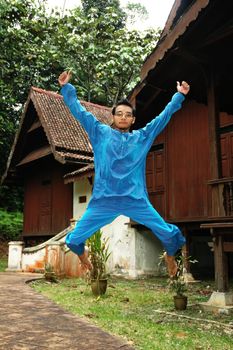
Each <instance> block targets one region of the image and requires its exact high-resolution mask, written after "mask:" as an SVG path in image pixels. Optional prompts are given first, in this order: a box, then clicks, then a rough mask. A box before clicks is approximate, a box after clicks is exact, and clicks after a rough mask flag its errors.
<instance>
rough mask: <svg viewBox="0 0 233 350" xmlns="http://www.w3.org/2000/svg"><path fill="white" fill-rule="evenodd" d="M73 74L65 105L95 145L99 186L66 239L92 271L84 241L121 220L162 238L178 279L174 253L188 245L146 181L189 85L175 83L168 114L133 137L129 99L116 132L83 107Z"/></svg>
mask: <svg viewBox="0 0 233 350" xmlns="http://www.w3.org/2000/svg"><path fill="white" fill-rule="evenodd" d="M70 78H71V73H70V72H63V73H62V74H61V75H60V76H59V78H58V82H59V84H60V85H61V86H62V89H61V93H62V95H63V98H64V102H65V104H66V105H67V106H68V108H69V109H70V111H71V113H72V114H73V116H74V117H75V118H76V119H77V120H78V121H79V122H80V123H81V125H82V126H83V127H84V129H85V130H86V132H87V134H88V136H89V139H90V141H91V144H92V148H93V152H94V163H95V181H94V188H93V193H92V196H91V200H90V202H89V204H88V207H87V210H86V212H85V213H84V215H83V216H82V218H81V219H80V220H79V221H78V222H77V224H76V226H75V228H74V230H73V231H71V232H70V233H69V234H68V235H67V237H66V244H67V246H68V247H69V248H70V249H71V250H72V251H73V252H74V253H76V254H77V255H78V256H79V258H80V260H81V262H82V264H83V265H84V266H85V267H87V268H88V269H91V268H92V266H91V262H90V260H89V258H88V251H87V250H86V249H85V241H86V239H88V238H89V237H90V236H91V235H92V234H94V233H95V232H96V231H97V230H98V229H100V228H101V227H103V226H105V225H107V224H109V223H110V222H112V221H113V220H114V219H115V218H116V217H118V216H119V215H125V216H128V217H130V218H131V219H132V220H134V221H136V222H138V223H140V224H142V225H144V226H147V227H148V228H149V229H150V230H151V231H152V232H153V234H154V235H155V236H156V237H158V238H159V240H160V241H161V243H162V245H163V247H164V250H165V252H166V253H165V261H166V263H167V268H168V273H169V276H170V277H173V276H175V275H176V272H177V265H176V261H175V257H174V255H175V253H176V252H177V250H178V249H179V248H181V247H182V246H183V245H184V243H185V238H184V237H183V235H182V233H181V231H180V230H179V228H178V227H177V226H175V225H172V224H169V223H166V222H165V221H164V219H163V218H162V217H161V216H160V215H159V214H158V213H157V211H156V210H155V209H154V207H153V206H152V205H151V203H150V201H149V199H148V193H147V189H146V182H145V166H146V157H147V153H148V152H149V150H150V148H151V146H152V144H153V142H154V140H155V138H156V137H157V136H158V135H159V133H160V132H161V131H162V130H163V129H164V128H165V126H166V125H167V123H168V122H169V120H170V118H171V116H172V114H173V113H175V112H176V111H177V110H179V109H180V108H181V105H182V102H183V101H184V99H185V95H186V94H187V93H188V92H189V89H190V87H189V85H188V84H187V83H186V82H185V81H182V83H181V84H180V83H179V82H177V92H176V93H175V94H174V95H173V97H172V99H171V101H170V102H169V103H168V105H167V106H166V107H165V109H164V110H163V111H162V112H161V113H160V114H159V116H157V117H155V118H154V119H153V120H152V121H151V122H150V123H148V124H147V125H146V126H145V127H144V128H141V129H139V130H134V131H132V132H130V128H131V126H132V125H133V124H134V122H135V110H134V109H133V107H132V105H131V104H130V103H129V101H127V100H122V101H120V102H119V103H118V104H117V105H116V106H115V107H114V108H113V110H112V118H113V125H114V128H112V127H110V126H109V125H105V124H103V123H101V122H100V121H98V120H97V119H96V118H95V116H93V115H92V114H91V113H89V112H87V111H86V109H85V108H84V107H83V106H82V105H81V104H80V102H79V100H78V98H77V95H76V90H75V88H74V87H73V85H71V84H70V83H69V80H70Z"/></svg>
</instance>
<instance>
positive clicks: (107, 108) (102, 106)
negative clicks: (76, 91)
mask: <svg viewBox="0 0 233 350" xmlns="http://www.w3.org/2000/svg"><path fill="white" fill-rule="evenodd" d="M80 102H81V103H84V104H88V105H92V106H95V107H97V108H101V109H106V110H109V111H110V110H111V107H107V106H104V105H100V104H98V103H94V102H89V101H85V100H80Z"/></svg>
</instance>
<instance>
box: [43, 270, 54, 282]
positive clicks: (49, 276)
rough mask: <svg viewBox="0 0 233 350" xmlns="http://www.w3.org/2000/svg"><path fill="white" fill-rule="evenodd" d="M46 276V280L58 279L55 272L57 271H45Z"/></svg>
mask: <svg viewBox="0 0 233 350" xmlns="http://www.w3.org/2000/svg"><path fill="white" fill-rule="evenodd" d="M44 277H45V279H46V281H50V282H54V281H56V274H55V272H52V271H51V272H50V271H49V272H45V273H44Z"/></svg>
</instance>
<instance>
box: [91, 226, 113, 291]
mask: <svg viewBox="0 0 233 350" xmlns="http://www.w3.org/2000/svg"><path fill="white" fill-rule="evenodd" d="M87 246H88V248H89V257H90V261H91V263H92V270H91V271H90V284H91V289H92V293H93V294H94V295H96V296H99V295H103V294H105V293H106V290H107V281H108V280H107V273H106V263H107V261H108V259H109V256H110V254H111V253H109V247H108V239H104V238H103V237H102V231H100V230H98V231H97V232H96V233H95V234H94V235H93V236H92V237H90V238H89V239H88V241H87Z"/></svg>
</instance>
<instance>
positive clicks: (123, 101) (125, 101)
mask: <svg viewBox="0 0 233 350" xmlns="http://www.w3.org/2000/svg"><path fill="white" fill-rule="evenodd" d="M122 105H123V106H128V107H130V108H132V112H133V116H134V117H136V110H135V108H133V106H132V104H131V103H130V102H129V100H127V99H126V98H124V99H123V100H120V101H119V102H117V104H116V105H115V106H114V107H113V109H112V115H115V112H116V108H117V107H118V106H122Z"/></svg>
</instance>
